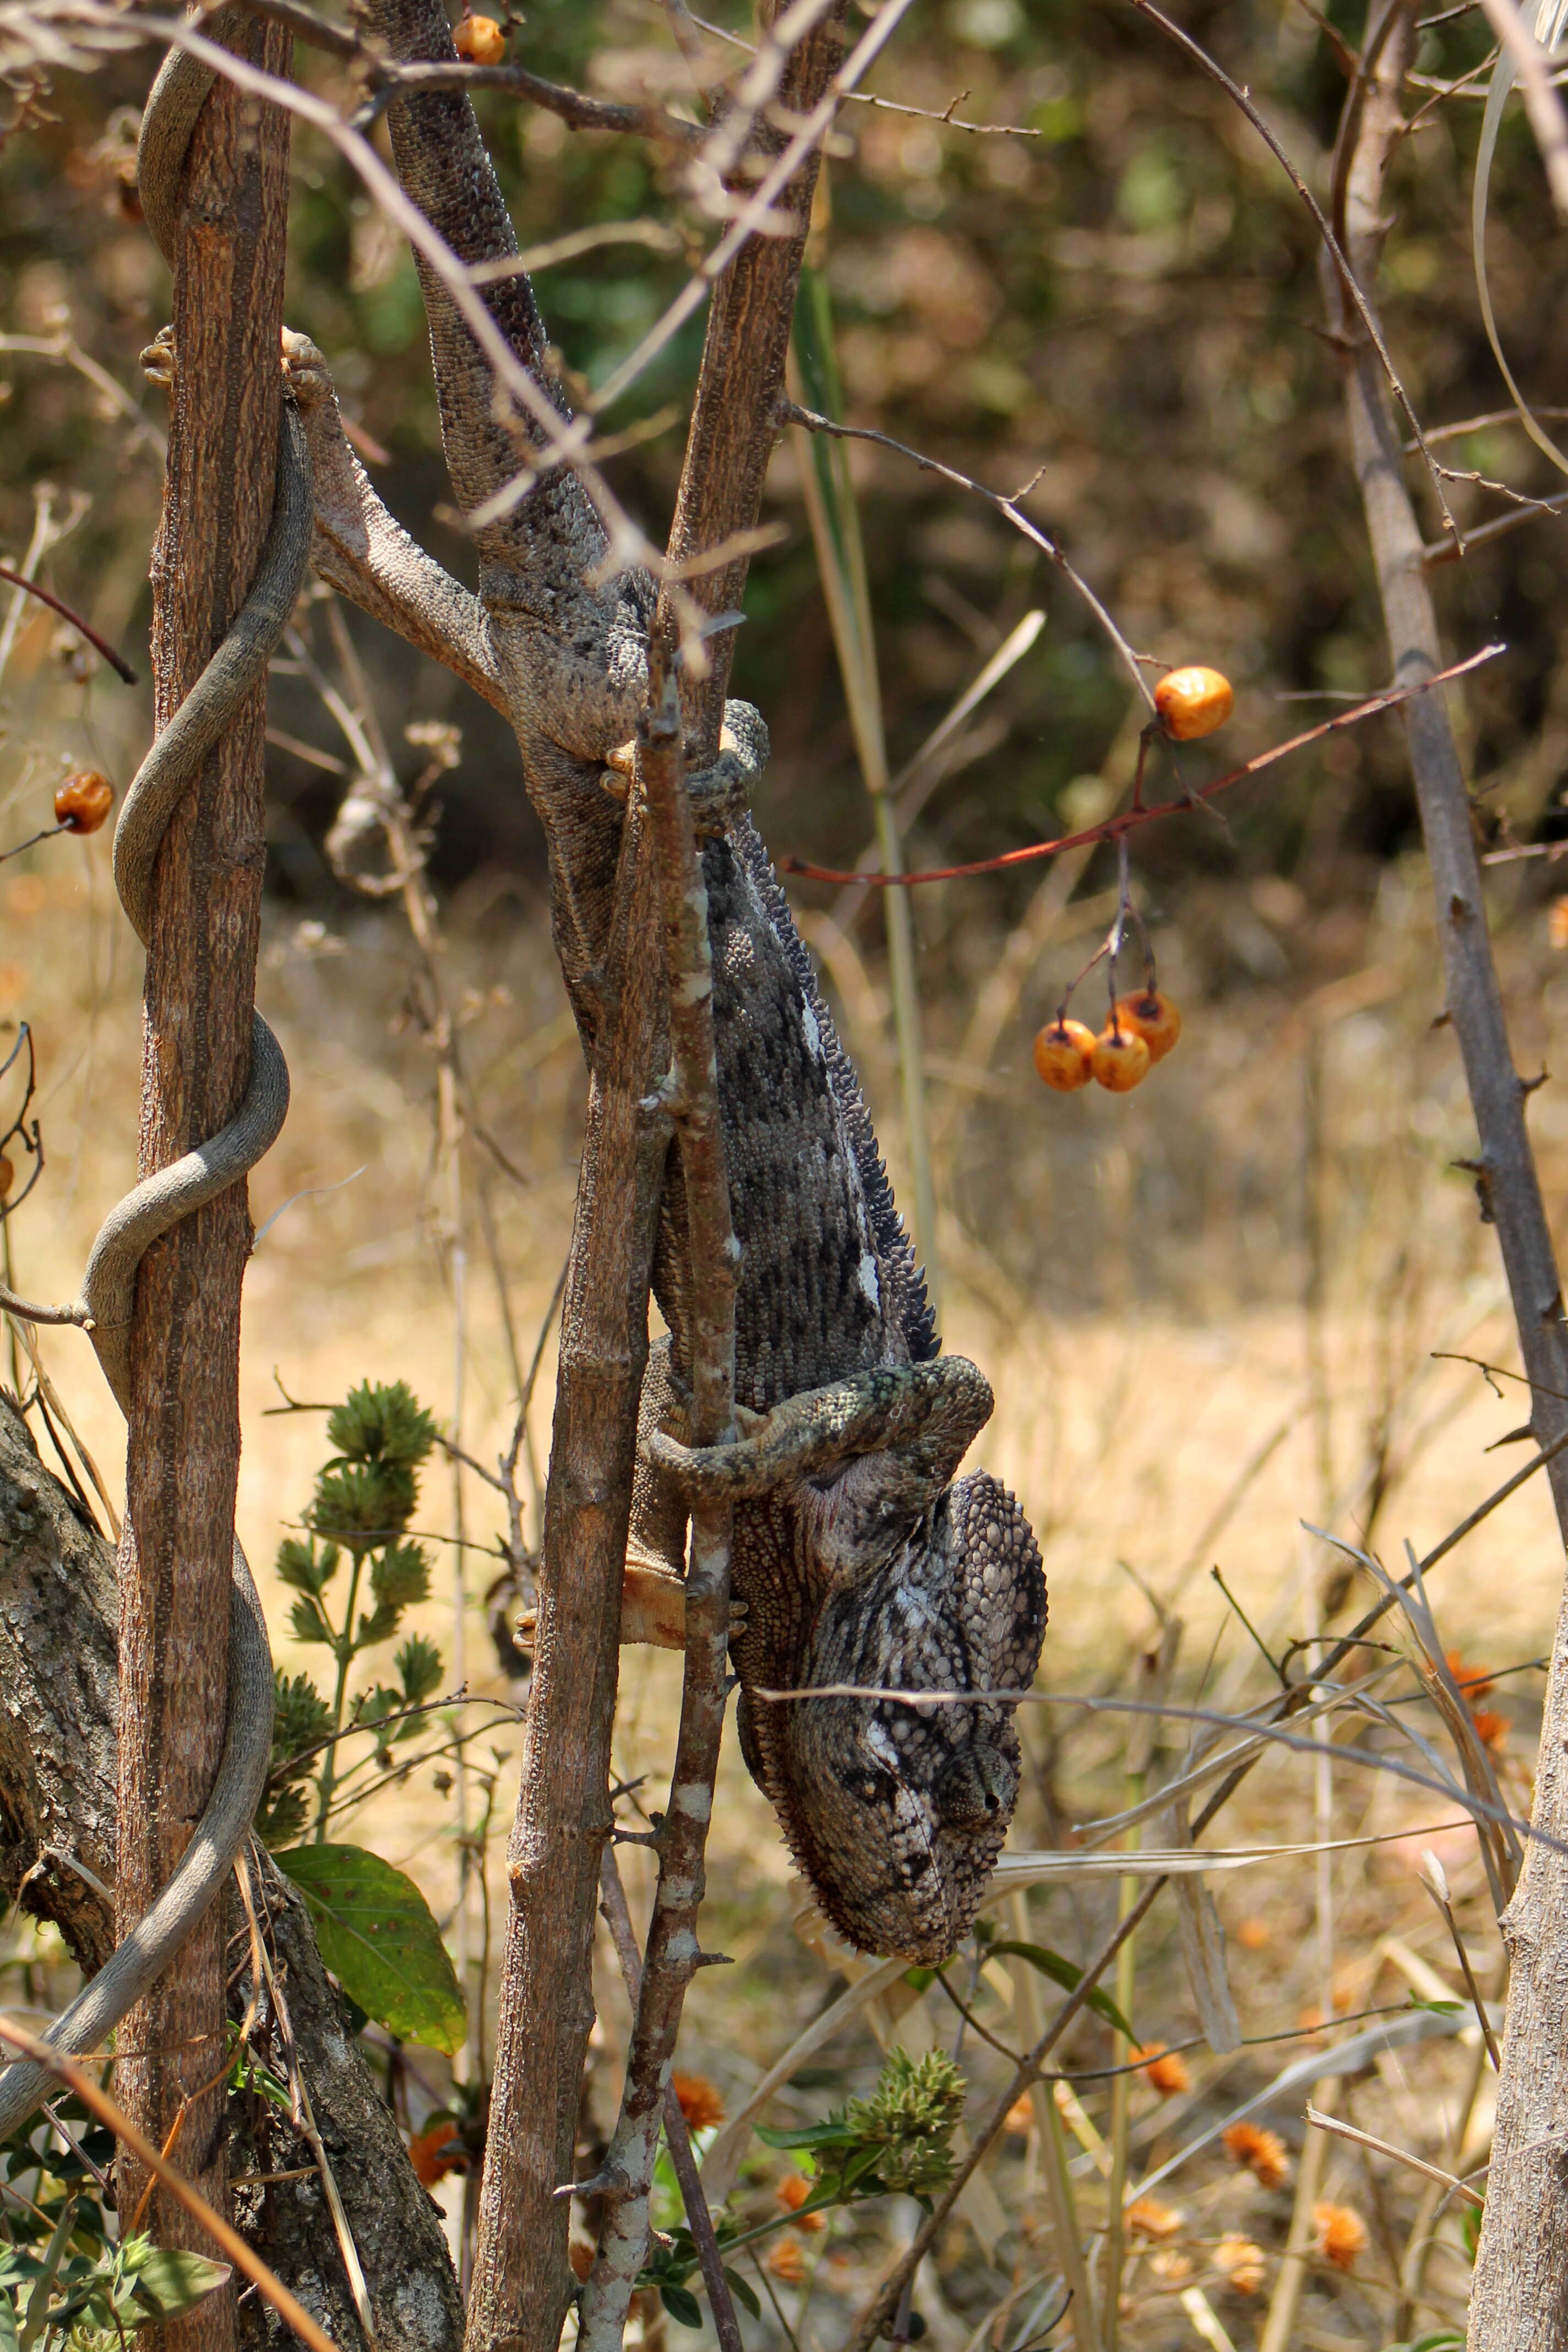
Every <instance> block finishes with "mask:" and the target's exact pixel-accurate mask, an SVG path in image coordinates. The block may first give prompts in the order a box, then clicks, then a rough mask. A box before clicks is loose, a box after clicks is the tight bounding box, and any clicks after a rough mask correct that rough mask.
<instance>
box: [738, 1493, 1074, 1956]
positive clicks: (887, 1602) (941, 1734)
mask: <svg viewBox="0 0 1568 2352" xmlns="http://www.w3.org/2000/svg"><path fill="white" fill-rule="evenodd" d="M1045 1630H1046V1580H1045V1576H1044V1573H1043V1571H1042V1570H1041V1567H1040V1554H1039V1547H1038V1546H1037V1543H1036V1541H1035V1538H1034V1534H1033V1532H1032V1530H1031V1528H1030V1527H1029V1523H1028V1521H1027V1520H1026V1518H1025V1517H1024V1514H1023V1512H1022V1511H1021V1510H1020V1509H1019V1507H1018V1505H1017V1503H1016V1501H1015V1500H1014V1498H1013V1496H1011V1495H1010V1494H1008V1492H1007V1491H1006V1489H1005V1487H1004V1486H998V1484H997V1483H996V1481H995V1480H994V1478H991V1477H988V1476H987V1475H985V1474H984V1471H981V1472H977V1473H976V1474H975V1475H973V1476H971V1477H968V1478H964V1479H962V1480H961V1481H960V1482H959V1484H958V1485H957V1486H952V1487H951V1488H950V1489H949V1490H948V1491H947V1492H946V1493H945V1494H944V1495H943V1496H942V1497H941V1498H940V1500H939V1501H938V1502H937V1503H936V1505H935V1506H934V1507H933V1508H932V1509H931V1510H929V1511H927V1512H926V1513H924V1514H923V1516H922V1517H921V1519H920V1521H919V1523H918V1525H917V1526H916V1527H915V1528H913V1530H912V1531H911V1532H910V1534H909V1535H908V1536H907V1537H906V1538H904V1539H903V1541H902V1542H901V1543H900V1545H899V1547H898V1549H896V1550H895V1551H894V1552H893V1554H892V1556H891V1557H890V1558H889V1559H887V1560H886V1561H885V1563H884V1564H883V1565H882V1566H881V1567H880V1568H879V1569H877V1570H874V1571H873V1572H872V1573H871V1574H869V1575H868V1576H864V1577H862V1578H860V1579H858V1580H856V1582H855V1584H854V1586H853V1588H851V1589H845V1588H841V1589H840V1590H839V1591H837V1592H835V1593H834V1594H833V1595H831V1596H830V1598H829V1599H828V1601H827V1602H826V1605H825V1607H824V1609H823V1611H822V1613H821V1616H820V1618H819V1619H818V1622H817V1624H816V1629H815V1632H814V1633H813V1636H812V1639H811V1643H810V1646H809V1650H808V1654H807V1659H806V1672H805V1675H804V1676H803V1680H804V1681H805V1682H806V1683H809V1684H814V1685H823V1684H834V1683H840V1684H842V1683H850V1684H854V1685H858V1686H859V1687H861V1688H870V1689H878V1690H920V1691H931V1692H933V1693H935V1692H943V1693H945V1692H955V1691H970V1690H973V1691H984V1690H1022V1689H1026V1687H1027V1685H1028V1684H1029V1681H1030V1679H1031V1678H1032V1676H1033V1675H1034V1671H1035V1668H1036V1665H1037V1663H1038V1661H1039V1654H1040V1644H1041V1642H1042V1641H1043V1640H1044V1638H1045ZM1012 1716H1013V1710H1012V1709H1011V1708H1010V1707H1008V1706H999V1705H996V1704H994V1703H991V1704H985V1703H981V1704H974V1705H962V1704H961V1705H953V1704H952V1703H951V1702H942V1701H940V1700H936V1699H930V1700H921V1701H915V1702H909V1701H902V1700H896V1699H850V1698H822V1699H804V1700H797V1701H796V1702H795V1703H794V1704H793V1705H792V1706H789V1708H788V1720H787V1723H786V1725H785V1726H784V1732H783V1741H782V1744H783V1745H784V1748H785V1749H786V1752H787V1756H788V1765H787V1780H788V1784H789V1788H790V1790H791V1800H792V1801H791V1804H790V1808H789V1811H790V1815H791V1818H790V1820H789V1822H788V1827H789V1830H790V1832H791V1843H792V1844H793V1845H794V1847H795V1853H796V1855H797V1858H798V1859H799V1860H800V1862H801V1863H802V1864H803V1865H804V1867H805V1872H806V1874H807V1875H808V1877H809V1878H810V1879H811V1881H812V1885H813V1886H814V1888H815V1890H816V1896H817V1900H818V1901H819V1903H820V1904H821V1905H822V1907H823V1909H824V1910H825V1911H826V1914H827V1916H828V1917H829V1918H830V1919H831V1920H832V1922H833V1924H834V1926H835V1927H837V1928H838V1930H839V1931H840V1933H841V1934H843V1935H845V1936H847V1937H848V1938H849V1940H850V1941H851V1942H852V1943H853V1944H855V1945H857V1946H858V1948H860V1949H861V1950H862V1951H868V1952H876V1953H879V1954H885V1955H888V1956H889V1957H893V1956H896V1957H898V1958H903V1959H908V1960H912V1961H918V1962H921V1963H922V1964H923V1965H926V1966H930V1965H931V1964H932V1963H934V1962H937V1961H940V1960H944V1959H946V1958H949V1957H950V1955H951V1954H952V1952H953V1950H954V1949H955V1948H956V1947H957V1946H958V1944H959V1943H960V1942H961V1941H962V1940H963V1937H964V1936H965V1935H967V1934H968V1932H969V1929H970V1927H971V1926H972V1925H973V1919H974V1914H975V1911H976V1909H977V1907H978V1906H979V1903H980V1898H981V1896H982V1895H983V1894H984V1891H985V1885H986V1882H987V1880H988V1878H989V1877H990V1874H991V1871H992V1868H993V1865H994V1863H995V1860H996V1856H997V1854H998V1853H1000V1851H1001V1847H1002V1842H1003V1839H1004V1838H1005V1836H1006V1833H1007V1827H1008V1823H1009V1822H1011V1820H1012V1818H1013V1810H1014V1807H1015V1805H1016V1802H1017V1796H1018V1776H1019V1763H1020V1757H1019V1748H1018V1735H1017V1733H1016V1730H1015V1729H1014V1727H1013V1721H1012Z"/></svg>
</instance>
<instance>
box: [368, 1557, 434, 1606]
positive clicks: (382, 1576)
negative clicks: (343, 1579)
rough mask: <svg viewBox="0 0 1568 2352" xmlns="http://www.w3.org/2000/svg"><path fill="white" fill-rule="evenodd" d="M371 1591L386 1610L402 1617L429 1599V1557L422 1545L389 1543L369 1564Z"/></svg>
mask: <svg viewBox="0 0 1568 2352" xmlns="http://www.w3.org/2000/svg"><path fill="white" fill-rule="evenodd" d="M370 1589H371V1591H373V1592H374V1595H375V1597H376V1599H377V1601H380V1603H381V1604H382V1606H383V1607H384V1608H387V1609H395V1610H396V1611H398V1612H399V1613H400V1614H401V1612H403V1611H404V1610H405V1609H412V1608H413V1607H414V1606H415V1604H416V1602H417V1601H427V1600H428V1599H429V1597H430V1555H429V1553H428V1552H427V1551H426V1549H425V1547H424V1545H423V1544H416V1543H395V1544H388V1545H387V1547H386V1549H385V1550H384V1552H382V1553H381V1554H380V1555H379V1557H378V1558H376V1559H373V1560H372V1562H371V1564H370Z"/></svg>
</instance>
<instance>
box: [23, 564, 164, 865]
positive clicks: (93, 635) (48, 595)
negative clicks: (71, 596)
mask: <svg viewBox="0 0 1568 2352" xmlns="http://www.w3.org/2000/svg"><path fill="white" fill-rule="evenodd" d="M0 580H4V581H6V582H7V583H9V584H10V586H11V587H13V588H23V589H26V593H27V594H28V595H29V596H36V597H37V600H38V602H39V604H47V606H48V608H49V610H50V612H51V613H58V614H59V616H60V618H61V620H62V621H68V622H69V623H70V625H71V627H72V628H73V629H76V630H79V632H80V634H81V635H83V636H84V637H85V638H86V639H87V641H88V644H89V646H91V647H92V649H93V651H94V653H97V654H101V655H102V656H103V658H104V660H105V661H106V662H107V663H108V664H109V667H110V669H111V670H113V671H114V673H115V675H116V676H117V677H122V678H123V679H124V680H125V683H126V685H127V686H134V685H135V683H136V673H135V671H134V670H133V669H132V667H131V665H130V663H129V662H128V661H127V660H126V659H125V657H124V656H123V655H122V654H117V653H116V652H115V650H114V647H113V646H111V645H110V642H109V640H108V638H107V637H100V635H99V634H98V631H97V630H96V629H95V628H94V627H93V625H92V623H91V622H90V621H84V620H83V619H82V617H81V614H79V612H77V611H76V610H75V608H74V606H72V605H70V604H67V603H66V602H65V599H64V598H63V597H61V596H57V595H55V594H54V593H52V592H51V591H50V590H49V589H47V588H40V587H39V585H38V583H37V581H36V580H29V579H27V578H26V575H25V573H23V572H13V571H12V569H11V566H10V565H9V564H8V563H0ZM40 837H41V836H40Z"/></svg>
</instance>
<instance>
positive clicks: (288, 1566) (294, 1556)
mask: <svg viewBox="0 0 1568 2352" xmlns="http://www.w3.org/2000/svg"><path fill="white" fill-rule="evenodd" d="M341 1560H342V1552H341V1551H340V1550H339V1549H338V1548H337V1546H336V1544H323V1545H322V1547H321V1550H320V1551H319V1552H318V1551H317V1549H316V1547H315V1545H314V1544H313V1543H301V1542H300V1539H299V1538H298V1536H286V1537H285V1538H284V1539H283V1541H282V1542H281V1543H280V1544H279V1547H278V1580H279V1583H280V1584H287V1585H288V1586H289V1587H290V1589H291V1590H292V1591H295V1592H321V1591H325V1589H326V1587H327V1586H328V1585H329V1584H330V1583H331V1580H332V1579H333V1577H334V1576H336V1574H337V1572H338V1566H339V1563H340V1562H341Z"/></svg>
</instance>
